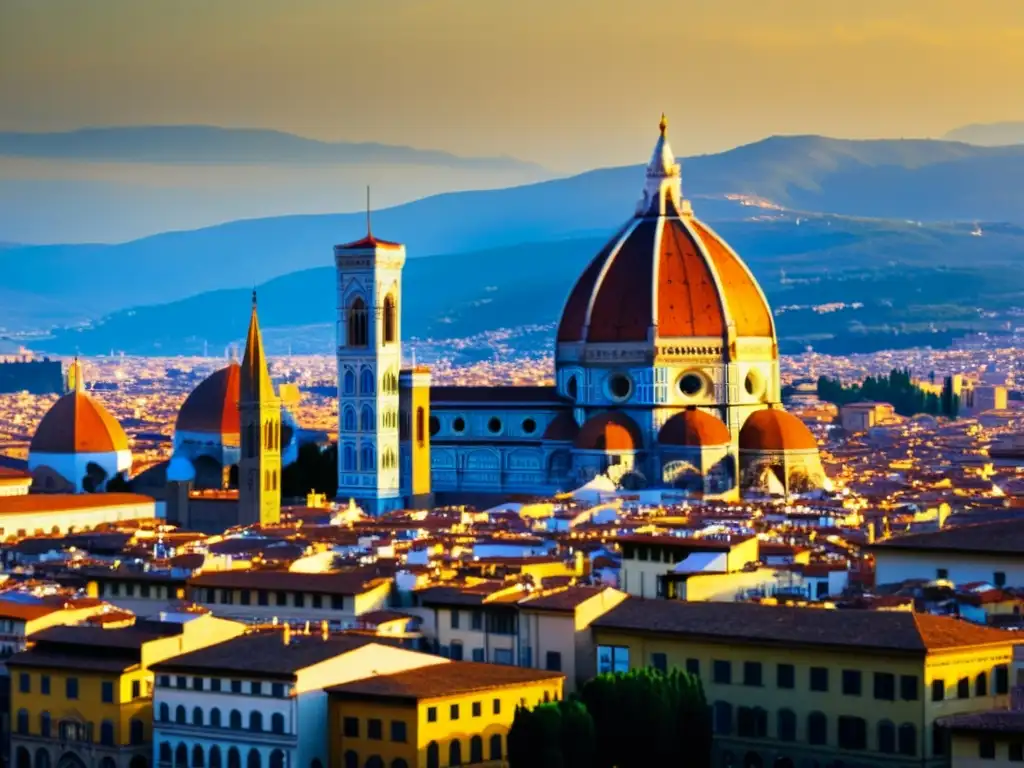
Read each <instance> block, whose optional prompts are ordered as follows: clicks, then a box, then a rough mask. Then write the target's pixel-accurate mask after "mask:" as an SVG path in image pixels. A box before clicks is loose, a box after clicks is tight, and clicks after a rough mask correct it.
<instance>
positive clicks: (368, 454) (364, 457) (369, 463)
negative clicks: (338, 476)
mask: <svg viewBox="0 0 1024 768" xmlns="http://www.w3.org/2000/svg"><path fill="white" fill-rule="evenodd" d="M376 468H377V462H376V461H375V460H374V456H373V446H372V445H364V446H363V447H362V449H361V450H360V451H359V469H361V470H362V471H363V472H369V471H371V470H374V469H376Z"/></svg>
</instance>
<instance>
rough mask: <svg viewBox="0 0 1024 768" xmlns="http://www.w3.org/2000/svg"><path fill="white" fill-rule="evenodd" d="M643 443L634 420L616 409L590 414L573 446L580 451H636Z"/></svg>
mask: <svg viewBox="0 0 1024 768" xmlns="http://www.w3.org/2000/svg"><path fill="white" fill-rule="evenodd" d="M643 445H644V439H643V435H642V434H641V433H640V428H639V427H638V426H637V425H636V422H635V421H633V420H632V419H631V418H629V416H626V415H625V414H623V413H619V412H617V411H612V412H610V413H600V414H598V415H596V416H592V417H591V418H590V419H588V420H587V421H586V422H585V423H584V424H583V426H582V427H581V428H580V432H579V434H578V435H577V436H576V439H575V441H573V446H574V447H575V448H576V449H577V450H580V451H637V450H640V449H641V448H643Z"/></svg>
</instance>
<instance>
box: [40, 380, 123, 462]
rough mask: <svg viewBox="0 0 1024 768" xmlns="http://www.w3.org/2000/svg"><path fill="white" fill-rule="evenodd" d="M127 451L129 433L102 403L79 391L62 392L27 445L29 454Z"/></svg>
mask: <svg viewBox="0 0 1024 768" xmlns="http://www.w3.org/2000/svg"><path fill="white" fill-rule="evenodd" d="M127 450H128V436H127V435H126V434H125V433H124V429H123V428H122V427H121V425H120V424H119V423H118V421H117V419H115V418H114V417H113V416H111V415H110V413H109V412H108V411H107V409H106V408H104V407H103V404H102V403H100V402H99V401H98V400H96V399H94V398H93V397H90V396H89V395H87V394H85V392H83V391H81V390H75V391H74V392H69V393H68V394H66V395H64V396H63V397H62V398H60V400H58V401H57V402H56V403H54V404H53V407H52V408H50V410H48V411H47V412H46V415H45V416H43V419H42V421H40V422H39V426H38V427H37V428H36V433H35V435H34V436H33V437H32V443H31V444H30V445H29V452H30V453H53V454H74V453H116V452H117V451H127Z"/></svg>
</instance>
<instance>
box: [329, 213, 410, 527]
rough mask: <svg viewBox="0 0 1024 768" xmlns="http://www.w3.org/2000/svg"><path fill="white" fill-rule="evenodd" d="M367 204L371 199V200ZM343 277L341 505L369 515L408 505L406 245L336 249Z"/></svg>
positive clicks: (370, 240)
mask: <svg viewBox="0 0 1024 768" xmlns="http://www.w3.org/2000/svg"><path fill="white" fill-rule="evenodd" d="M367 197H369V196H367ZM334 263H335V267H336V270H337V275H338V326H337V334H338V344H337V359H338V500H339V501H343V502H344V501H348V500H349V499H354V500H355V501H356V503H357V504H359V505H360V506H361V507H362V508H363V509H364V510H366V512H368V513H369V514H373V515H378V514H381V513H382V512H387V511H389V510H392V509H400V508H401V507H402V506H403V501H402V496H401V489H400V484H399V436H398V400H399V398H398V377H399V369H400V367H401V364H402V341H401V340H402V335H401V317H402V313H401V307H402V267H403V266H404V265H405V246H403V245H401V244H399V243H392V242H388V241H387V240H381V239H379V238H376V237H374V236H373V234H372V232H371V231H370V215H369V205H367V216H366V237H364V238H362V239H361V240H356V241H355V242H352V243H346V244H344V245H337V246H335V247H334Z"/></svg>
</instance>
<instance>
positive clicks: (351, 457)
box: [342, 414, 356, 472]
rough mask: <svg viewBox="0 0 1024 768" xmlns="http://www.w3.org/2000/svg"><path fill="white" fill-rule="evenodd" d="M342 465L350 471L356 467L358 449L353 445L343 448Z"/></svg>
mask: <svg viewBox="0 0 1024 768" xmlns="http://www.w3.org/2000/svg"><path fill="white" fill-rule="evenodd" d="M354 415H355V414H353V416H354ZM342 466H343V467H344V468H345V469H346V470H347V471H349V472H354V471H355V468H356V449H355V448H353V447H352V446H351V445H346V446H345V448H344V449H343V450H342Z"/></svg>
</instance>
